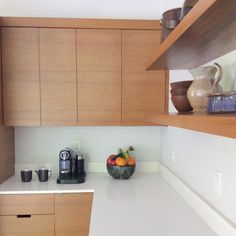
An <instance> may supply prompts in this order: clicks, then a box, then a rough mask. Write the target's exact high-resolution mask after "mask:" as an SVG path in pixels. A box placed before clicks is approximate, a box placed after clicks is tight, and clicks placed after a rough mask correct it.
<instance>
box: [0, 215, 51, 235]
mask: <svg viewBox="0 0 236 236" xmlns="http://www.w3.org/2000/svg"><path fill="white" fill-rule="evenodd" d="M0 235H1V236H17V235H19V236H39V235H40V236H54V215H31V217H30V218H17V217H16V216H0Z"/></svg>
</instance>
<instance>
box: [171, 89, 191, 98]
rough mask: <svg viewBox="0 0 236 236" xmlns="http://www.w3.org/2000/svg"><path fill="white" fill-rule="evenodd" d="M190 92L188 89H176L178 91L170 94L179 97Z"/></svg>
mask: <svg viewBox="0 0 236 236" xmlns="http://www.w3.org/2000/svg"><path fill="white" fill-rule="evenodd" d="M187 91H188V88H184V87H183V88H176V89H171V90H170V93H171V96H179V95H186V94H187Z"/></svg>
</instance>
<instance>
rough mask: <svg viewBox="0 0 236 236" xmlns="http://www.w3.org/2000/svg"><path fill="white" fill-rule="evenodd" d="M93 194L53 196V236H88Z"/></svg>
mask: <svg viewBox="0 0 236 236" xmlns="http://www.w3.org/2000/svg"><path fill="white" fill-rule="evenodd" d="M92 201H93V193H79V194H55V236H65V235H70V236H78V235H79V236H88V235H89V225H90V216H91V209H92Z"/></svg>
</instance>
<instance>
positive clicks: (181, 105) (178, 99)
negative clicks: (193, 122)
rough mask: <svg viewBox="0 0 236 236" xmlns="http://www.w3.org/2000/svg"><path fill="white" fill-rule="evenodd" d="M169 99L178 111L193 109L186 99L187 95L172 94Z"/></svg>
mask: <svg viewBox="0 0 236 236" xmlns="http://www.w3.org/2000/svg"><path fill="white" fill-rule="evenodd" d="M171 100H172V103H173V105H174V107H175V109H176V110H177V111H178V112H189V111H192V110H193V108H192V107H191V105H190V103H189V101H188V97H187V95H179V96H173V97H172V98H171Z"/></svg>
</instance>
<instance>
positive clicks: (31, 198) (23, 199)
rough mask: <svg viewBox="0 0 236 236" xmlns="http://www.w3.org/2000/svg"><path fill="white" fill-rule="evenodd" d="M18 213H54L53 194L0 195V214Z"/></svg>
mask: <svg viewBox="0 0 236 236" xmlns="http://www.w3.org/2000/svg"><path fill="white" fill-rule="evenodd" d="M19 214H54V195H53V194H41V195H38V194H29V195H23V194H19V195H0V215H19Z"/></svg>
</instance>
